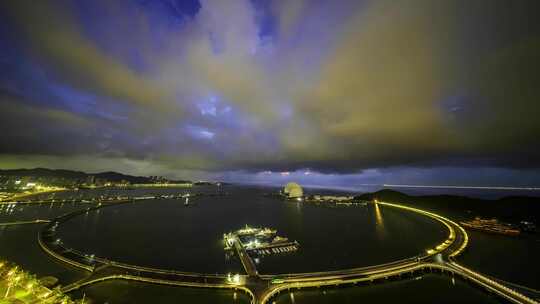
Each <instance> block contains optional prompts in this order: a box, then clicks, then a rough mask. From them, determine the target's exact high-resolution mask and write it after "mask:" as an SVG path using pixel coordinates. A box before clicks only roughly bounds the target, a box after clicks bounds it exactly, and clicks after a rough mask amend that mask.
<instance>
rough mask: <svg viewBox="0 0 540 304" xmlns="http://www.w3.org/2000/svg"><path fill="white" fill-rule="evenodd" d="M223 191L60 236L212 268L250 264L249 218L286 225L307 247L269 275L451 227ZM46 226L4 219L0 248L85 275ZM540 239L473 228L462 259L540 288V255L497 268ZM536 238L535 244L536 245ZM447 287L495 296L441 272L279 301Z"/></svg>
mask: <svg viewBox="0 0 540 304" xmlns="http://www.w3.org/2000/svg"><path fill="white" fill-rule="evenodd" d="M217 191H218V190H217V188H214V187H194V188H191V189H190V188H186V189H149V190H148V189H146V190H145V189H138V190H105V191H103V190H98V191H79V192H76V193H73V192H64V193H59V194H56V197H57V198H58V199H62V198H69V197H75V196H76V197H84V198H91V197H95V196H100V195H106V196H110V195H133V196H139V195H143V194H149V195H153V194H172V193H187V192H191V193H196V192H200V193H206V194H213V193H216V192H217ZM219 191H220V192H222V193H226V194H227V195H224V196H204V197H201V198H197V199H194V200H191V204H190V206H188V207H186V206H184V204H183V203H184V202H183V201H181V200H170V199H160V200H148V201H144V202H138V203H131V204H123V205H118V206H113V207H107V208H102V209H100V210H97V211H93V212H89V213H88V214H85V215H81V216H78V217H75V218H73V219H71V220H69V221H68V222H66V223H64V224H63V225H61V226H60V227H59V235H60V237H61V238H62V240H63V242H64V244H66V245H67V246H70V247H72V248H75V249H78V250H81V251H84V252H87V253H89V254H95V255H96V256H100V257H105V258H108V259H112V260H116V261H121V262H125V263H131V264H137V265H143V266H149V267H158V268H165V269H174V270H180V271H195V272H204V273H228V272H233V273H236V272H239V273H242V272H243V269H242V266H241V264H240V262H239V261H238V260H237V259H236V258H234V257H233V258H227V257H226V255H225V252H224V250H223V244H222V236H223V233H225V232H229V231H232V230H236V229H238V228H241V227H243V226H244V225H246V224H248V225H251V226H264V227H271V228H274V229H277V230H278V234H279V235H281V236H284V237H288V238H289V239H291V240H297V241H298V242H299V243H300V250H299V251H297V252H296V253H293V254H283V255H275V256H269V257H262V258H260V259H259V262H258V269H259V272H260V273H263V274H279V273H294V272H310V271H322V270H335V269H344V268H351V267H360V266H369V265H374V264H379V263H385V262H390V261H394V260H397V259H403V258H408V257H411V256H414V255H416V254H418V253H420V252H422V251H423V250H425V249H426V248H430V247H432V246H433V245H435V244H438V243H439V242H440V241H441V240H444V239H445V237H446V235H447V232H446V231H445V228H444V227H443V226H441V225H440V224H439V223H437V222H435V221H433V220H431V219H429V218H425V217H422V216H419V215H416V214H413V213H408V212H404V211H400V210H396V209H391V208H388V207H386V208H385V207H381V208H380V210H378V211H377V210H375V209H374V208H373V207H372V206H371V205H370V206H354V207H333V208H331V207H322V206H316V205H308V204H301V203H293V202H284V201H281V200H279V199H276V198H272V197H268V196H264V195H263V194H264V193H268V192H270V191H273V189H269V188H256V187H236V186H235V187H233V186H229V187H223V188H222V189H221V190H219ZM85 206H86V205H85ZM81 207H84V206H81V205H74V204H63V205H42V206H18V207H16V208H15V209H13V210H9V211H6V209H5V208H4V209H2V210H0V221H1V222H6V221H15V220H25V219H35V218H44V219H46V218H51V217H54V216H57V215H60V214H63V213H66V212H70V211H73V210H76V209H78V208H81ZM40 228H41V226H40V225H20V226H10V227H0V256H2V257H4V258H7V259H9V260H12V261H14V262H16V263H18V264H20V265H21V266H23V267H24V268H26V269H28V270H29V271H31V272H34V273H36V274H38V275H39V276H43V275H54V276H56V277H58V278H59V279H60V280H61V283H69V282H71V281H73V280H75V279H77V278H80V277H82V276H83V275H84V273H82V272H80V271H77V270H74V269H72V268H70V267H66V266H65V265H63V264H61V263H58V262H56V261H54V260H52V259H51V258H49V257H48V256H47V255H46V254H44V253H43V252H42V251H41V249H40V248H39V246H38V245H37V232H38V230H39V229H40ZM531 238H532V239H527V240H522V239H512V240H511V241H510V240H508V239H497V238H490V237H484V236H483V234H478V235H476V234H472V236H471V239H472V240H473V242H472V243H471V250H469V251H467V252H466V253H465V255H464V256H463V257H462V261H463V263H464V264H465V265H470V266H471V267H473V268H475V269H477V270H480V271H483V272H486V273H488V274H492V275H501V276H502V278H503V279H506V280H512V281H515V282H518V283H521V284H525V285H528V286H531V287H536V288H538V286H537V279H536V275H535V273H536V271H535V269H538V263H536V265H535V264H532V267H531V264H529V269H527V270H524V271H523V272H520V273H521V275H520V274H518V273H516V272H515V271H511V270H509V269H510V267H509V268H508V269H507V270H504V269H500V268H499V267H498V266H497V260H498V259H499V258H508V257H509V256H511V255H514V256H518V257H520V258H521V259H526V258H530V259H532V257H531V256H530V254H533V255H536V256H538V253H540V251H538V244H540V242H538V241H537V240H536V239H535V238H534V237H531ZM475 243H476V244H475ZM530 244H536V247H531V246H532V245H530ZM531 248H532V249H531ZM531 250H532V252H531ZM535 250H537V251H535ZM501 252H513V253H512V254H510V253H508V254H507V253H501ZM535 252H536V253H535ZM518 265H521V264H518ZM531 269H532V270H531ZM523 273H524V274H523ZM413 291H414V292H413ZM441 292H447V294H449V295H451V297H450V298H449V299H453V301H451V302H454V303H455V302H462V303H463V302H464V301H466V300H467V299H476V301H475V302H476V303H479V302H482V303H493V301H494V299H493V298H492V297H491V296H489V295H487V294H486V293H484V292H482V291H479V290H477V289H476V288H474V287H471V286H469V285H468V284H466V283H463V282H461V281H459V280H456V281H454V282H453V283H452V282H451V280H450V278H448V277H445V276H438V275H427V276H424V277H423V278H422V279H421V280H409V281H402V282H392V283H390V284H381V285H373V286H363V287H352V288H339V289H330V290H324V291H313V290H308V291H301V292H294V294H293V296H291V295H282V296H280V297H279V298H278V299H277V300H276V301H277V303H353V302H354V303H356V302H357V301H359V300H360V299H367V300H368V301H369V302H371V301H372V300H374V299H376V298H379V297H383V298H382V299H384V298H385V297H386V299H387V300H384V301H382V302H385V301H388V302H390V301H392V302H395V301H398V300H401V301H400V302H403V299H400V298H399V297H398V295H399V294H401V293H407V294H408V296H407V297H408V299H409V298H410V299H411V300H410V301H409V302H406V303H413V302H415V303H432V302H433V301H429V299H437V297H438V296H439V295H440V294H441ZM82 293H85V294H86V296H89V297H91V298H93V299H94V300H96V302H97V303H105V302H108V303H175V302H178V303H180V302H186V301H187V302H197V303H247V302H249V301H248V299H247V298H246V297H245V295H243V294H241V293H238V294H236V295H235V293H234V292H229V291H223V292H221V291H220V292H217V291H212V290H197V289H184V288H171V287H164V286H156V285H148V284H140V283H133V282H122V281H112V282H105V283H101V284H98V285H94V286H90V287H87V288H85V289H83V290H81V291H79V292H78V293H77V295H81V296H82ZM321 293H322V294H321ZM392 294H395V295H394V296H393V295H392ZM152 299H154V300H156V301H152ZM438 302H440V301H438ZM445 303H450V302H445Z"/></svg>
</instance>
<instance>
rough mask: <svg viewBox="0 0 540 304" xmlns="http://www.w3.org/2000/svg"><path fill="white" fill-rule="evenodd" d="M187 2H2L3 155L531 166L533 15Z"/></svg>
mask: <svg viewBox="0 0 540 304" xmlns="http://www.w3.org/2000/svg"><path fill="white" fill-rule="evenodd" d="M186 3H187V2H182V1H154V2H150V1H120V2H115V1H113V2H111V1H92V2H83V3H77V2H72V1H61V2H57V1H39V2H35V1H9V2H4V3H2V4H0V5H1V7H2V11H3V12H4V13H3V14H4V17H5V18H4V19H5V20H6V21H7V22H6V23H5V24H4V25H3V28H2V30H1V31H0V46H1V49H0V68H2V70H3V71H5V72H4V74H3V75H2V76H1V77H0V89H1V90H2V92H4V93H2V94H1V95H0V107H1V110H2V114H1V115H2V117H1V118H2V120H1V122H0V126H1V127H2V129H3V130H9V131H7V132H6V135H5V136H3V137H2V139H0V143H1V144H2V145H1V150H0V153H1V154H2V155H3V157H4V158H5V159H9V160H10V161H12V160H13V159H20V158H17V157H19V156H21V155H22V156H24V159H26V161H29V160H30V159H31V158H32V156H34V157H35V159H43V160H44V161H45V159H47V161H48V162H52V163H56V162H54V161H53V160H52V159H54V158H55V157H59V156H62V157H64V158H66V157H71V159H72V160H73V162H72V163H73V164H74V163H77V161H80V162H83V161H82V159H86V158H92V157H95V158H96V159H100V160H101V163H102V164H103V165H105V164H107V165H109V164H110V160H112V159H122V160H126V161H128V162H129V161H132V165H133V167H134V168H136V170H137V172H141V171H144V170H146V171H148V172H150V171H152V172H154V170H157V168H159V170H162V171H163V170H164V171H166V170H170V171H174V170H180V169H185V170H195V171H200V172H205V171H206V172H218V171H224V170H225V171H227V170H238V169H240V170H247V171H264V170H271V171H287V170H297V169H303V168H310V169H311V170H314V171H321V172H327V173H332V172H341V173H343V172H357V171H361V170H366V169H369V168H382V167H396V166H410V167H421V168H431V167H445V166H446V167H451V166H455V167H456V166H457V167H508V168H527V167H532V168H538V167H539V166H540V156H539V153H538V152H537V151H538V149H539V148H540V147H539V146H538V140H537V134H540V123H538V119H537V117H538V116H539V115H540V110H539V109H540V107H539V106H538V105H537V101H538V97H539V96H540V85H539V84H540V76H539V74H538V71H539V70H540V66H539V62H540V60H539V59H538V56H539V55H538V54H540V26H539V25H538V24H537V21H536V20H535V19H536V16H535V12H536V11H537V8H538V4H536V1H513V2H509V1H502V0H496V1H491V0H490V1H487V0H485V1H475V2H474V3H470V2H469V1H437V2H434V1H427V0H425V1H424V0H420V1H414V2H410V1H331V2H330V1H270V2H264V3H263V2H260V1H247V0H238V1H232V0H231V1H200V5H199V3H197V2H196V1H194V2H190V3H187V4H186ZM98 18H99V21H97V20H98ZM22 156H21V157H22ZM123 164H124V165H125V162H123ZM141 168H146V169H141ZM364 172H367V171H364Z"/></svg>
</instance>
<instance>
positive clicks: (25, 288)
mask: <svg viewBox="0 0 540 304" xmlns="http://www.w3.org/2000/svg"><path fill="white" fill-rule="evenodd" d="M0 290H2V295H1V297H2V299H4V300H7V301H8V303H11V301H17V303H19V302H21V303H26V302H31V303H44V302H46V303H51V304H83V303H84V299H82V300H77V301H73V300H71V299H70V298H69V296H67V295H65V294H63V293H62V292H60V291H59V290H57V289H52V290H51V289H49V288H47V287H45V286H43V284H42V283H41V282H40V281H39V280H38V279H37V278H36V277H35V276H34V275H31V274H29V273H27V272H25V271H23V270H21V269H20V268H19V267H18V266H16V265H13V264H12V263H8V262H7V261H2V260H0ZM4 290H5V291H4Z"/></svg>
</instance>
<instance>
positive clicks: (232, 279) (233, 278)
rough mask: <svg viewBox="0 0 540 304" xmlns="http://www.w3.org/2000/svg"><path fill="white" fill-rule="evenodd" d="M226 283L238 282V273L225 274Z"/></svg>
mask: <svg viewBox="0 0 540 304" xmlns="http://www.w3.org/2000/svg"><path fill="white" fill-rule="evenodd" d="M227 283H230V284H240V275H239V274H238V273H237V274H235V275H231V274H230V273H228V274H227Z"/></svg>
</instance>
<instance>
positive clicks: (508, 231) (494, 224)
mask: <svg viewBox="0 0 540 304" xmlns="http://www.w3.org/2000/svg"><path fill="white" fill-rule="evenodd" d="M460 224H461V225H462V226H463V227H465V228H469V229H474V230H480V231H484V232H488V233H496V234H503V235H509V236H517V235H519V234H520V233H521V231H520V230H519V229H517V228H514V227H512V226H510V225H509V224H505V223H501V222H499V221H498V220H497V219H483V218H480V217H476V218H475V219H474V220H470V221H463V222H460Z"/></svg>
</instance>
